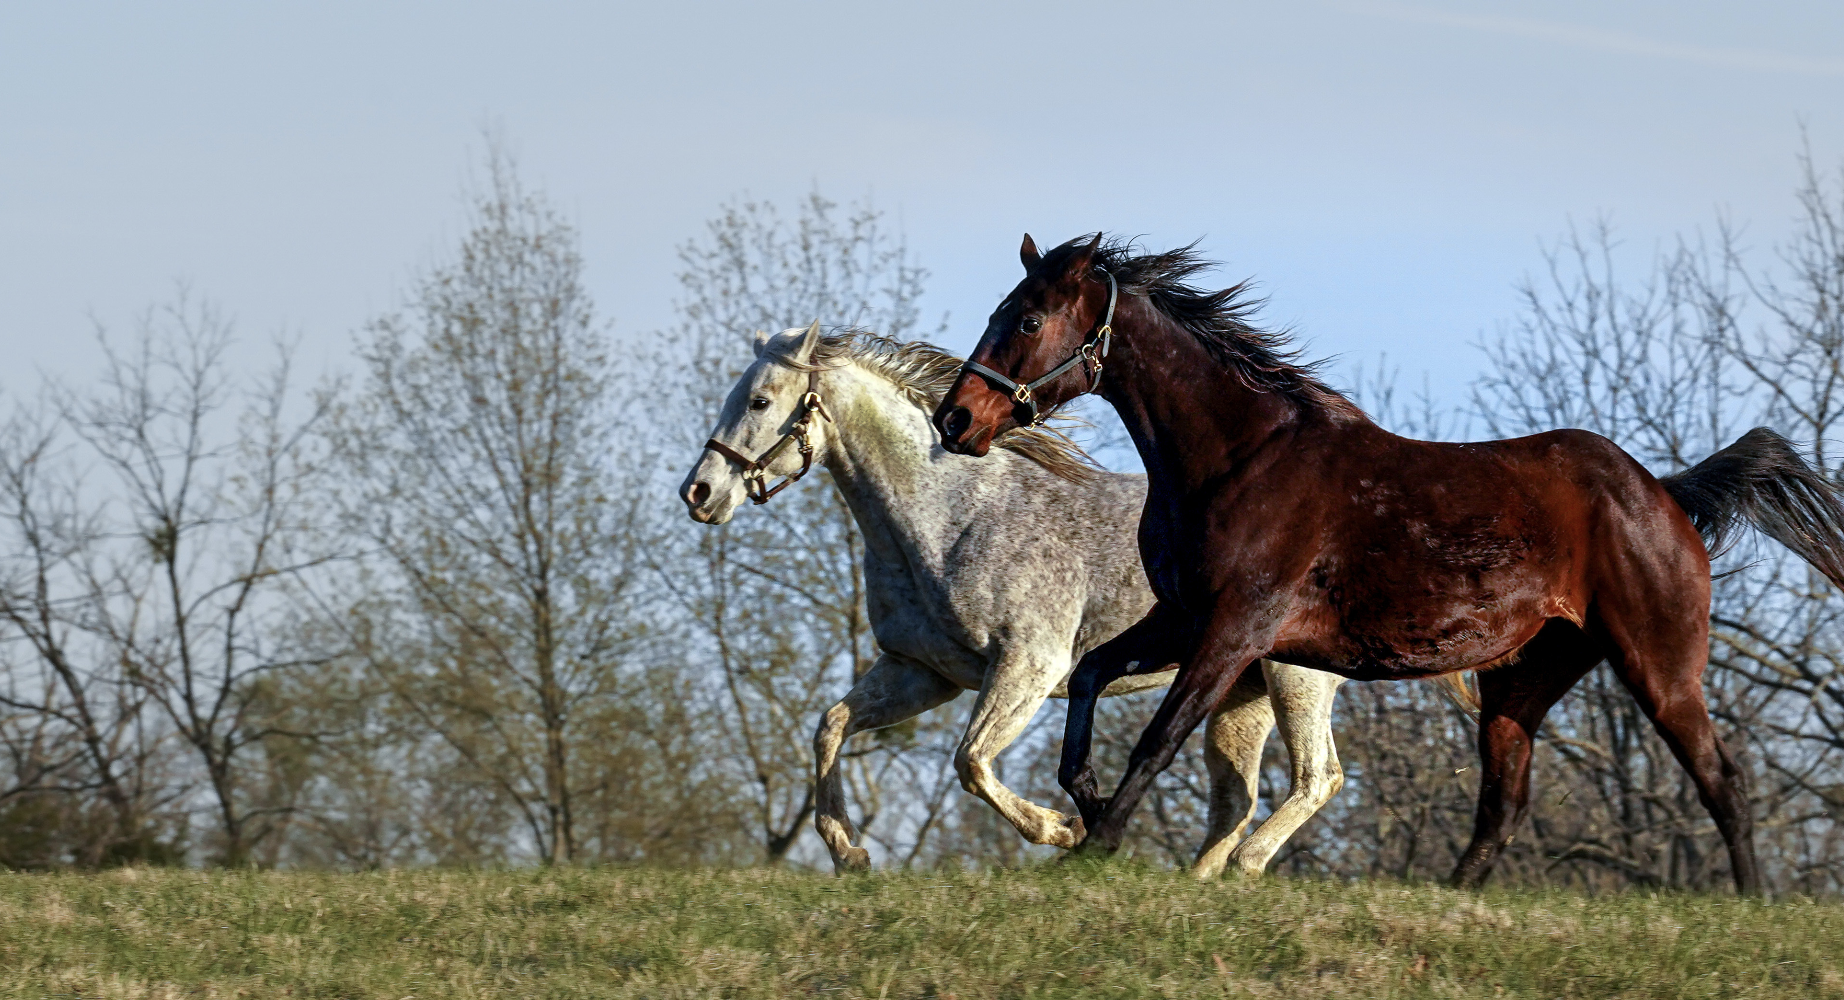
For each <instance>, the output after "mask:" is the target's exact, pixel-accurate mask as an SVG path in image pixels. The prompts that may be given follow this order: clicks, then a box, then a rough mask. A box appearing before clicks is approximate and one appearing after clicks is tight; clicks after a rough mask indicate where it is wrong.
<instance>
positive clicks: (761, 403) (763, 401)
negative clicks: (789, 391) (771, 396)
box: [749, 396, 768, 410]
mask: <svg viewBox="0 0 1844 1000" xmlns="http://www.w3.org/2000/svg"><path fill="white" fill-rule="evenodd" d="M749 408H750V409H752V410H766V409H768V397H767V396H757V397H756V398H754V399H752V400H750V401H749Z"/></svg>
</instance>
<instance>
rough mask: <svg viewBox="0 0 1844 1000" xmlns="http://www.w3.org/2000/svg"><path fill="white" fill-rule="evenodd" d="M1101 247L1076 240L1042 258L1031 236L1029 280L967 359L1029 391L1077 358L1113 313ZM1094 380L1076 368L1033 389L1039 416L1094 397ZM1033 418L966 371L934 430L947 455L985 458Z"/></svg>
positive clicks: (1026, 255)
mask: <svg viewBox="0 0 1844 1000" xmlns="http://www.w3.org/2000/svg"><path fill="white" fill-rule="evenodd" d="M1100 246H1101V234H1100V233H1096V234H1095V236H1094V238H1093V239H1089V240H1082V239H1075V240H1071V241H1070V242H1068V243H1065V244H1063V245H1062V246H1060V247H1057V248H1056V249H1054V250H1051V251H1050V252H1049V253H1047V254H1040V253H1038V252H1037V244H1036V243H1033V242H1032V241H1031V237H1030V235H1029V234H1026V235H1025V238H1024V245H1023V246H1022V247H1020V248H1019V250H1018V256H1019V258H1020V259H1022V260H1023V261H1024V271H1025V275H1024V280H1023V281H1020V282H1019V283H1018V287H1016V288H1014V289H1012V293H1011V294H1010V295H1007V296H1006V297H1005V301H1003V302H1000V303H999V308H997V309H995V310H993V314H992V318H991V319H989V320H987V321H986V333H985V335H984V336H982V337H980V342H979V344H978V346H976V347H975V348H974V349H973V353H972V354H971V355H969V357H968V359H967V360H968V361H969V362H970V363H973V364H979V365H983V366H984V367H986V368H989V369H991V370H993V371H994V372H998V373H1000V374H1002V375H1004V376H1006V377H1007V378H1009V379H1011V380H1013V381H1014V382H1017V383H1020V384H1023V383H1028V382H1031V381H1032V380H1034V379H1038V378H1041V377H1042V376H1043V375H1045V374H1046V373H1048V372H1050V371H1052V370H1053V369H1055V368H1056V367H1057V366H1058V365H1060V364H1063V363H1064V362H1065V361H1068V360H1069V359H1071V358H1074V357H1076V356H1078V354H1079V353H1080V352H1081V351H1082V349H1083V345H1084V344H1085V343H1087V342H1088V341H1089V339H1090V338H1091V336H1092V335H1093V334H1094V333H1095V330H1096V327H1097V326H1098V325H1100V323H1101V322H1102V315H1103V313H1105V312H1106V311H1107V305H1108V284H1107V281H1106V279H1105V278H1104V277H1102V276H1101V275H1098V274H1096V273H1094V263H1095V251H1096V250H1097V248H1099V247H1100ZM1089 378H1090V371H1089V369H1088V367H1087V366H1086V365H1084V364H1076V365H1074V366H1072V367H1071V368H1070V369H1069V370H1068V371H1066V372H1064V373H1063V374H1062V375H1060V376H1058V377H1057V378H1055V379H1052V380H1051V381H1049V382H1047V383H1045V384H1043V385H1041V386H1039V387H1037V388H1036V389H1034V390H1032V391H1031V394H1030V396H1031V401H1032V403H1034V404H1035V407H1036V412H1037V413H1039V414H1045V413H1049V412H1050V411H1051V410H1054V409H1055V408H1056V407H1057V406H1059V405H1061V404H1063V403H1065V402H1067V401H1068V400H1070V399H1072V398H1074V397H1076V396H1079V395H1081V394H1082V393H1084V392H1087V391H1088V389H1089ZM1032 412H1033V411H1032V407H1031V406H1030V405H1028V404H1026V403H1024V402H1023V401H1021V400H1020V399H1019V398H1017V396H1015V395H1014V393H1013V392H1012V391H1009V390H1007V389H1006V388H1005V387H1003V386H1001V385H998V384H995V383H994V382H992V381H991V380H989V379H988V378H987V377H986V376H984V375H981V374H979V373H978V372H975V371H972V370H963V371H962V372H961V374H960V378H959V379H957V380H956V381H955V382H954V385H953V386H952V387H951V388H950V389H949V390H948V392H947V395H945V396H943V397H942V398H941V405H940V406H939V407H937V408H936V409H935V429H936V430H939V431H940V432H941V445H942V447H944V448H946V449H947V450H949V451H951V452H954V453H956V454H960V455H984V454H986V451H987V449H988V448H990V447H992V442H993V439H994V438H997V437H998V436H999V435H1000V434H1003V433H1005V432H1006V431H1008V430H1011V429H1012V428H1014V427H1017V426H1020V425H1021V424H1025V423H1028V422H1030V418H1031V413H1032Z"/></svg>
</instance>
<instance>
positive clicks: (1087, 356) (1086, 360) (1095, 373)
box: [964, 267, 1120, 426]
mask: <svg viewBox="0 0 1844 1000" xmlns="http://www.w3.org/2000/svg"><path fill="white" fill-rule="evenodd" d="M1095 270H1097V271H1100V272H1101V273H1102V274H1103V275H1104V276H1106V277H1107V279H1108V311H1107V314H1106V315H1105V316H1103V317H1102V318H1101V326H1100V327H1099V328H1098V329H1096V331H1095V333H1094V335H1093V336H1091V337H1089V338H1088V340H1086V341H1084V342H1083V344H1082V346H1081V347H1080V348H1078V349H1077V350H1076V353H1074V354H1072V355H1070V356H1069V360H1067V361H1064V362H1063V363H1062V364H1060V365H1057V366H1056V367H1055V368H1052V369H1050V370H1049V371H1047V372H1045V373H1044V374H1042V375H1039V376H1038V377H1037V378H1034V379H1032V380H1031V381H1029V382H1017V381H1014V380H1012V379H1010V378H1007V377H1006V376H1005V375H1002V374H1000V373H999V372H996V371H993V370H992V369H991V368H988V367H986V366H985V365H982V364H979V363H978V362H974V361H969V362H967V363H966V365H965V366H964V370H965V371H970V372H972V373H974V374H975V375H978V376H980V377H981V378H983V379H985V380H986V381H987V382H989V383H991V384H993V385H995V386H998V387H999V388H1001V389H1004V390H1005V391H1007V392H1009V393H1011V394H1012V402H1014V403H1016V404H1018V405H1019V406H1022V407H1024V412H1025V419H1026V421H1027V422H1028V423H1030V424H1031V425H1032V426H1036V425H1038V424H1041V423H1043V422H1044V416H1043V414H1041V413H1040V412H1038V409H1037V396H1036V393H1037V390H1038V389H1040V388H1042V387H1044V386H1045V385H1048V384H1050V383H1051V382H1053V381H1055V380H1056V379H1057V377H1058V376H1060V375H1062V374H1063V373H1064V372H1066V371H1068V370H1070V369H1071V368H1074V367H1075V366H1077V365H1082V366H1083V367H1082V370H1083V372H1084V373H1085V374H1087V375H1088V388H1089V391H1090V392H1093V391H1094V390H1095V383H1096V382H1097V381H1099V380H1100V379H1101V359H1102V358H1105V357H1107V356H1108V348H1109V347H1110V346H1112V344H1113V343H1114V301H1115V299H1116V298H1117V297H1118V295H1119V292H1120V289H1119V288H1118V287H1117V286H1116V285H1115V283H1114V275H1113V274H1111V273H1110V272H1109V271H1108V270H1107V269H1106V268H1100V267H1098V268H1096V269H1095Z"/></svg>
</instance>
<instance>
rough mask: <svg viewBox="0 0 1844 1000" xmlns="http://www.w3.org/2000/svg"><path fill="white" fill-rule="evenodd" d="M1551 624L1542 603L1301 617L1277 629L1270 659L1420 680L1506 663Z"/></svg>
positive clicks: (1365, 676)
mask: <svg viewBox="0 0 1844 1000" xmlns="http://www.w3.org/2000/svg"><path fill="white" fill-rule="evenodd" d="M1321 610H1322V611H1326V612H1329V611H1330V609H1321ZM1551 617H1553V612H1552V609H1549V608H1548V607H1547V605H1546V604H1544V603H1543V602H1538V601H1518V602H1515V603H1513V604H1511V605H1510V606H1504V605H1499V606H1489V605H1486V604H1483V603H1481V602H1478V601H1474V600H1470V599H1459V600H1449V601H1443V602H1438V603H1432V602H1417V604H1415V605H1388V606H1381V607H1376V608H1371V609H1362V610H1354V613H1347V614H1344V615H1337V614H1330V613H1322V614H1319V615H1304V616H1300V617H1299V618H1298V619H1296V620H1295V621H1293V622H1291V623H1290V626H1291V627H1288V628H1286V629H1283V632H1282V636H1281V641H1280V642H1279V643H1277V644H1276V646H1275V649H1274V656H1275V657H1276V658H1278V659H1281V660H1284V661H1286V662H1288V663H1296V664H1299V665H1301V666H1308V667H1316V668H1318V669H1322V670H1331V671H1334V672H1336V673H1341V674H1344V675H1346V676H1348V677H1354V678H1357V679H1359V680H1390V679H1395V678H1405V677H1426V676H1430V675H1432V674H1439V673H1445V672H1447V671H1450V670H1463V669H1466V668H1468V667H1476V666H1480V665H1482V664H1486V663H1490V662H1492V661H1493V660H1496V659H1499V658H1501V657H1503V656H1506V655H1508V654H1510V653H1512V652H1514V651H1516V650H1517V649H1518V648H1519V647H1520V646H1522V645H1523V644H1524V643H1526V642H1529V641H1530V639H1531V637H1533V636H1535V635H1536V634H1537V631H1538V630H1539V629H1541V628H1542V627H1543V623H1544V622H1545V621H1547V620H1548V619H1549V618H1551Z"/></svg>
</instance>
